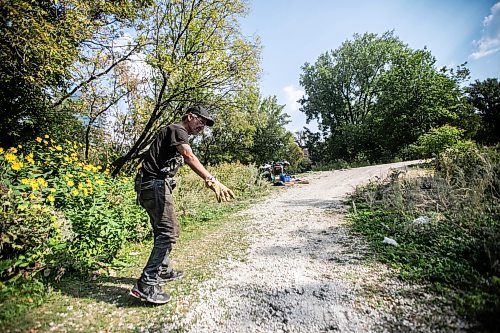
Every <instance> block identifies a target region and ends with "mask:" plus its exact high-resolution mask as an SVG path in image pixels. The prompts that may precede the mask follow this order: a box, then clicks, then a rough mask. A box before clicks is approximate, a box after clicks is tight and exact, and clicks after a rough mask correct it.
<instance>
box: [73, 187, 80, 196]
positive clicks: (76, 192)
mask: <svg viewBox="0 0 500 333" xmlns="http://www.w3.org/2000/svg"><path fill="white" fill-rule="evenodd" d="M78 193H79V192H78V190H77V189H76V188H75V189H74V190H73V191H71V194H72V195H73V196H74V197H76V196H77V195H78Z"/></svg>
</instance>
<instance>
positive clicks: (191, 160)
mask: <svg viewBox="0 0 500 333" xmlns="http://www.w3.org/2000/svg"><path fill="white" fill-rule="evenodd" d="M176 147H177V151H178V152H179V153H180V154H181V155H182V157H183V158H184V162H186V164H187V165H189V167H190V168H191V169H192V170H193V171H194V172H196V174H197V175H198V176H200V177H201V178H203V180H204V181H205V184H206V185H207V187H209V188H210V189H211V190H212V191H214V192H215V194H216V196H217V201H219V202H221V201H229V200H230V198H234V193H233V191H231V190H230V189H229V188H227V187H226V186H224V184H222V183H221V182H219V181H218V180H216V179H215V177H214V176H212V175H211V174H210V172H208V170H207V169H206V168H205V167H204V166H203V164H201V162H200V160H199V159H198V157H196V155H195V154H194V153H193V150H192V149H191V146H190V145H188V144H185V143H183V144H180V145H177V146H176Z"/></svg>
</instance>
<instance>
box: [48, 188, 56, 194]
mask: <svg viewBox="0 0 500 333" xmlns="http://www.w3.org/2000/svg"><path fill="white" fill-rule="evenodd" d="M49 191H50V192H52V193H54V192H56V191H57V190H56V189H55V188H53V187H51V188H49Z"/></svg>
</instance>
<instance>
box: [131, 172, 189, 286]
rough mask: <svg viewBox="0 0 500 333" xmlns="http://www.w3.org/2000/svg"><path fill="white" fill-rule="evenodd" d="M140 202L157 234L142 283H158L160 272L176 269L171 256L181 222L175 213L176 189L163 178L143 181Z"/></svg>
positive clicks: (143, 273)
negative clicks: (174, 194) (173, 192)
mask: <svg viewBox="0 0 500 333" xmlns="http://www.w3.org/2000/svg"><path fill="white" fill-rule="evenodd" d="M138 199H139V203H140V204H141V206H142V207H144V209H145V210H146V212H147V213H148V215H149V218H150V222H151V227H152V228H153V234H154V245H153V249H152V250H151V254H150V256H149V259H148V262H147V263H146V266H145V267H144V270H143V272H142V275H141V278H140V280H141V282H143V283H145V284H148V285H155V284H158V276H159V274H160V273H162V272H164V273H169V272H171V271H172V264H171V262H170V259H169V258H168V255H169V254H170V251H171V250H172V244H175V242H176V241H177V239H178V238H179V222H178V221H177V217H176V216H175V211H174V205H173V201H172V190H171V188H170V187H169V186H168V184H167V183H166V181H165V180H163V179H154V180H150V181H146V182H143V183H141V188H140V193H139V195H138Z"/></svg>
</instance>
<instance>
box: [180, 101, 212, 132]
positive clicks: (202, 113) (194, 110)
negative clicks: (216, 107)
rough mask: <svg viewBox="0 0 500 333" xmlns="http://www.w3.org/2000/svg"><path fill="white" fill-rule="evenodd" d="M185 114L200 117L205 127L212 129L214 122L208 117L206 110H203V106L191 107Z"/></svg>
mask: <svg viewBox="0 0 500 333" xmlns="http://www.w3.org/2000/svg"><path fill="white" fill-rule="evenodd" d="M186 113H192V114H195V115H197V116H200V117H202V118H203V119H205V120H206V121H207V126H210V127H212V126H213V125H214V120H213V119H212V117H210V115H209V114H208V111H207V109H205V108H204V107H203V106H200V105H195V106H191V107H190V108H189V109H187V110H186Z"/></svg>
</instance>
